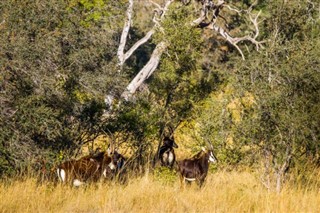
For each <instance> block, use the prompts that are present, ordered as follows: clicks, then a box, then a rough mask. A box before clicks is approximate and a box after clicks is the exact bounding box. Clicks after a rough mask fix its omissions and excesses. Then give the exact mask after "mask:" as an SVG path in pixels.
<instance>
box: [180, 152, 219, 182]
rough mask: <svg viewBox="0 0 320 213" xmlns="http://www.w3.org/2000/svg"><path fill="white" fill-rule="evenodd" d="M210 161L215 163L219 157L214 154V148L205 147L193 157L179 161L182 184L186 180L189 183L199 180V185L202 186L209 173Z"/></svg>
mask: <svg viewBox="0 0 320 213" xmlns="http://www.w3.org/2000/svg"><path fill="white" fill-rule="evenodd" d="M209 162H212V163H215V162H217V158H216V157H215V156H214V154H213V152H212V149H208V150H206V149H205V148H204V147H203V148H202V150H201V151H200V152H199V153H198V154H196V155H195V156H193V157H192V158H190V159H184V160H182V161H178V169H179V173H180V182H181V186H183V183H184V182H186V181H187V182H188V183H190V182H192V181H197V183H198V185H199V187H201V186H202V184H203V183H204V180H205V179H206V176H207V173H208V169H209Z"/></svg>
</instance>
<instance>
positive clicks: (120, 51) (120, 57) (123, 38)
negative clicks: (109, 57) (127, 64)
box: [117, 0, 133, 66]
mask: <svg viewBox="0 0 320 213" xmlns="http://www.w3.org/2000/svg"><path fill="white" fill-rule="evenodd" d="M132 12H133V0H129V5H128V8H127V12H126V15H127V17H126V20H125V22H124V26H123V30H122V34H121V38H120V44H119V47H118V52H117V56H118V60H119V65H120V66H122V65H123V63H124V48H125V46H126V42H127V37H128V34H129V30H130V25H131V21H132Z"/></svg>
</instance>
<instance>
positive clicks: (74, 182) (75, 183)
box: [73, 179, 84, 186]
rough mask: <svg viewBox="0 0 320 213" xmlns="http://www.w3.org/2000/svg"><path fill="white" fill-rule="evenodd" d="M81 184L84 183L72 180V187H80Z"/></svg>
mask: <svg viewBox="0 0 320 213" xmlns="http://www.w3.org/2000/svg"><path fill="white" fill-rule="evenodd" d="M82 184H84V182H81V181H80V180H78V179H75V180H73V185H74V186H81V185H82Z"/></svg>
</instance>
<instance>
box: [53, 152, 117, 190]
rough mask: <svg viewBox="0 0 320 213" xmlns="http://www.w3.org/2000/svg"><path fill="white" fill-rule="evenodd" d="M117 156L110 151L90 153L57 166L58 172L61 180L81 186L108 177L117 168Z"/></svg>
mask: <svg viewBox="0 0 320 213" xmlns="http://www.w3.org/2000/svg"><path fill="white" fill-rule="evenodd" d="M117 163H118V162H117V158H115V157H114V155H113V154H111V156H110V155H109V154H108V152H99V153H98V154H96V155H88V156H85V157H82V158H80V159H78V160H69V161H65V162H63V163H61V164H60V165H59V166H58V167H57V173H58V177H59V180H60V181H61V182H64V183H66V182H72V183H73V185H74V186H80V185H82V184H84V183H85V182H89V181H93V182H95V181H98V180H99V179H100V178H101V176H104V177H107V176H108V175H109V173H112V171H114V170H116V168H117Z"/></svg>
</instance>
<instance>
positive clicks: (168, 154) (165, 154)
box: [158, 136, 178, 168]
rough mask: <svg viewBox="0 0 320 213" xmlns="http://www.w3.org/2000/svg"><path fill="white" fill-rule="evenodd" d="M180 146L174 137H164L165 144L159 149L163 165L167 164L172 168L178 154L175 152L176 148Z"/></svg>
mask: <svg viewBox="0 0 320 213" xmlns="http://www.w3.org/2000/svg"><path fill="white" fill-rule="evenodd" d="M173 148H178V145H177V144H176V143H175V142H174V138H173V136H172V137H168V136H166V137H164V139H163V145H162V146H161V147H160V149H159V156H158V158H160V162H161V166H167V167H170V168H172V167H173V165H174V162H175V160H176V155H175V154H174V149H173Z"/></svg>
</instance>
